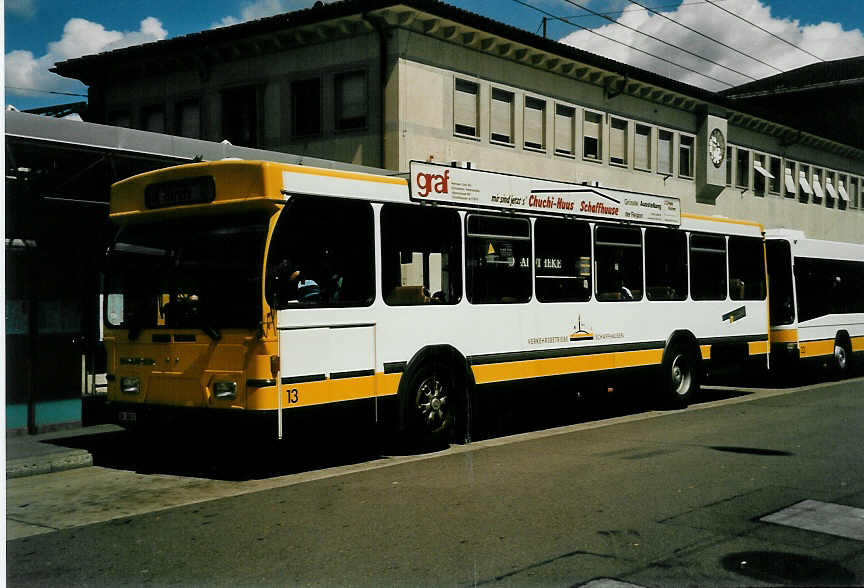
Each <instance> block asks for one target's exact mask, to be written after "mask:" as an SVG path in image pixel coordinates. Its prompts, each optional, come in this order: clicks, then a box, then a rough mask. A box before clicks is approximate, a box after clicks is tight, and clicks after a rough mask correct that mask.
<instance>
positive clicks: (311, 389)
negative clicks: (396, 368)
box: [246, 373, 402, 410]
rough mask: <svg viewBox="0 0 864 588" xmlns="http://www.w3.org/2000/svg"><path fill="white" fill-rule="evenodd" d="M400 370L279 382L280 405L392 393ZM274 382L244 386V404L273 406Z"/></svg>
mask: <svg viewBox="0 0 864 588" xmlns="http://www.w3.org/2000/svg"><path fill="white" fill-rule="evenodd" d="M401 377H402V374H384V373H376V374H375V375H374V376H359V377H356V378H339V379H337V380H321V381H318V382H302V383H297V384H282V407H283V408H285V409H291V408H296V407H301V406H315V405H317V404H330V403H333V402H345V401H348V400H362V399H366V398H375V397H376V396H393V395H394V394H396V391H397V389H398V388H399V380H400V378H401ZM275 388H276V387H275V386H268V387H265V388H250V389H247V399H246V408H247V409H249V410H276V408H278V405H277V402H276V394H275V391H276V390H275Z"/></svg>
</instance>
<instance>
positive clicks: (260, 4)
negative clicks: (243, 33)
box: [211, 0, 334, 28]
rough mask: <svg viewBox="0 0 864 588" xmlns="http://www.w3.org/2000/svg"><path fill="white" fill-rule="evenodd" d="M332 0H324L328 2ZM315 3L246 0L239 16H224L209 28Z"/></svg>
mask: <svg viewBox="0 0 864 588" xmlns="http://www.w3.org/2000/svg"><path fill="white" fill-rule="evenodd" d="M332 1H334V0H328V2H324V3H325V4H328V3H329V2H332ZM314 4H315V0H256V1H255V2H246V3H244V4H243V7H242V8H241V9H240V15H239V16H226V17H225V18H223V19H222V20H220V21H219V22H216V23H213V24H212V25H211V28H218V27H227V26H230V25H235V24H238V23H241V22H246V21H249V20H257V19H259V18H266V17H268V16H273V15H276V14H282V13H283V12H292V11H294V10H301V9H303V8H310V7H312V6H313V5H314Z"/></svg>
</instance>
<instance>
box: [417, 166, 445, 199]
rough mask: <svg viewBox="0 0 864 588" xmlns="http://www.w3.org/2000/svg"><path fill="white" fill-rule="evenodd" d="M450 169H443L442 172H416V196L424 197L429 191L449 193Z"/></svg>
mask: <svg viewBox="0 0 864 588" xmlns="http://www.w3.org/2000/svg"><path fill="white" fill-rule="evenodd" d="M449 182H450V170H449V169H448V170H444V173H443V174H428V173H418V174H417V189H418V190H419V191H418V192H417V194H418V196H423V197H426V196H428V195H429V194H430V193H431V192H435V193H436V194H449V192H450V187H449V185H448V184H449Z"/></svg>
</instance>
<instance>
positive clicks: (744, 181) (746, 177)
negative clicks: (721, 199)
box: [735, 147, 750, 189]
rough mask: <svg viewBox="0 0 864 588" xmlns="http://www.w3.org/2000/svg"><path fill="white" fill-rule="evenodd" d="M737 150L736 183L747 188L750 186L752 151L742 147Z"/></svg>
mask: <svg viewBox="0 0 864 588" xmlns="http://www.w3.org/2000/svg"><path fill="white" fill-rule="evenodd" d="M735 151H736V155H735V185H736V186H737V187H739V188H744V189H747V188H749V187H750V152H749V151H747V150H746V149H741V148H740V147H738V148H737V149H736V150H735Z"/></svg>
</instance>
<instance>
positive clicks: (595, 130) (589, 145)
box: [582, 111, 603, 161]
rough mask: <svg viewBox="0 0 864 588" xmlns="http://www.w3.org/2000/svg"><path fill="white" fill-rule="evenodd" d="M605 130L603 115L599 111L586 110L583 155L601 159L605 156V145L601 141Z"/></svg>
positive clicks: (583, 126) (586, 157)
mask: <svg viewBox="0 0 864 588" xmlns="http://www.w3.org/2000/svg"><path fill="white" fill-rule="evenodd" d="M602 131H603V115H602V114H600V113H598V112H588V111H585V118H584V121H583V123H582V157H583V158H585V159H593V160H595V161H600V159H601V158H602V156H603V145H602V144H601V143H600V137H602V136H603V135H602Z"/></svg>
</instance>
